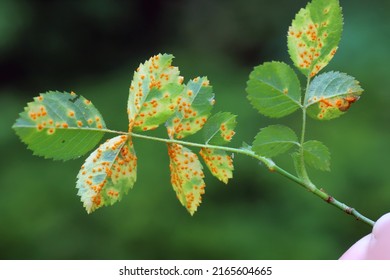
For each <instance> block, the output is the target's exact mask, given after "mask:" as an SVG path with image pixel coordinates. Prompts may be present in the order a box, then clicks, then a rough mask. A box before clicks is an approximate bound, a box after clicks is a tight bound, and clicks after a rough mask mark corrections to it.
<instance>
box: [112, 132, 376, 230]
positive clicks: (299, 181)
mask: <svg viewBox="0 0 390 280" xmlns="http://www.w3.org/2000/svg"><path fill="white" fill-rule="evenodd" d="M118 133H121V134H123V132H118ZM129 135H131V136H133V137H135V138H142V139H148V140H152V141H158V142H163V143H167V144H173V143H175V144H180V145H184V146H191V147H197V148H209V149H219V150H224V151H226V152H232V153H237V154H242V155H246V156H249V157H252V158H255V159H257V160H258V161H260V162H262V163H264V165H265V166H267V168H268V169H269V170H270V171H272V172H277V173H279V174H280V175H282V176H284V177H286V178H287V179H289V180H291V181H293V182H295V183H297V184H298V185H300V186H302V187H304V188H305V189H307V190H309V191H310V192H312V193H313V194H315V195H316V196H318V197H320V198H321V199H323V200H324V201H326V202H327V203H329V204H331V205H333V206H335V207H336V208H339V209H340V210H342V211H344V212H345V213H347V214H349V215H352V216H354V217H355V218H356V219H357V220H360V221H362V222H364V223H366V224H367V225H369V226H371V227H372V226H373V225H374V221H372V220H370V219H369V218H367V217H365V216H363V215H362V214H360V213H359V212H358V211H356V210H355V209H354V208H352V207H349V206H347V205H345V204H344V203H341V202H340V201H338V200H336V199H335V198H334V197H332V196H330V195H328V194H327V193H325V192H324V191H323V190H321V189H318V188H317V187H316V186H315V185H314V184H313V183H311V182H310V180H306V179H304V178H298V177H296V176H294V175H292V174H291V173H289V172H288V171H286V170H284V169H283V168H281V167H279V166H278V165H276V164H275V163H274V162H273V161H272V160H271V159H269V158H266V157H262V156H259V155H257V154H255V153H254V152H253V151H252V150H250V149H245V148H239V149H237V148H231V147H224V146H214V145H208V144H199V143H192V142H186V141H181V140H176V139H165V138H159V137H154V136H148V135H143V134H137V133H133V132H131V133H129Z"/></svg>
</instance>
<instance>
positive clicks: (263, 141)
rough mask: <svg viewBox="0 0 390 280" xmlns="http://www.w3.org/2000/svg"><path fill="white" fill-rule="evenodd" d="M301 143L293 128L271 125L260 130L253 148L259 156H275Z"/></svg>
mask: <svg viewBox="0 0 390 280" xmlns="http://www.w3.org/2000/svg"><path fill="white" fill-rule="evenodd" d="M294 145H299V143H298V137H297V135H296V134H295V132H294V131H293V130H291V129H290V128H288V127H287V126H283V125H270V126H267V127H265V128H263V129H261V130H260V132H259V133H258V134H257V135H256V137H255V140H254V141H253V145H252V150H253V151H254V152H255V153H256V154H257V155H259V156H263V157H274V156H277V155H279V154H282V153H285V152H287V151H288V150H289V149H290V148H291V147H292V146H294Z"/></svg>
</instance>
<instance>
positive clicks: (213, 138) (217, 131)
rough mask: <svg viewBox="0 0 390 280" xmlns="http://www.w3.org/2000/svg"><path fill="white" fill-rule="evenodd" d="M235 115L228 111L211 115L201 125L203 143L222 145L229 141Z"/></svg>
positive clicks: (235, 123)
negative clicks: (202, 125) (203, 124)
mask: <svg viewBox="0 0 390 280" xmlns="http://www.w3.org/2000/svg"><path fill="white" fill-rule="evenodd" d="M236 117H237V116H236V115H233V114H231V113H228V112H219V113H216V114H215V115H213V116H211V117H210V118H209V119H208V121H207V123H206V124H205V126H204V127H203V138H204V140H205V143H206V144H211V145H223V144H226V143H228V142H230V140H232V137H233V136H234V134H235V132H234V129H235V127H236V125H237V122H236Z"/></svg>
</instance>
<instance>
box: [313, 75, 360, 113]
mask: <svg viewBox="0 0 390 280" xmlns="http://www.w3.org/2000/svg"><path fill="white" fill-rule="evenodd" d="M362 93H363V89H362V88H361V86H360V85H359V82H358V81H356V80H355V78H353V77H351V76H349V75H347V74H344V73H340V72H333V71H331V72H326V73H323V74H321V75H318V76H316V77H315V78H314V79H313V81H312V82H311V83H310V86H309V89H308V92H307V95H306V99H305V106H306V107H307V113H308V115H309V116H311V117H312V118H314V119H317V120H330V119H334V118H337V117H339V116H341V115H343V114H344V113H345V112H346V111H348V109H349V108H350V107H351V105H352V104H353V103H355V102H356V101H358V100H359V98H360V95H361V94H362Z"/></svg>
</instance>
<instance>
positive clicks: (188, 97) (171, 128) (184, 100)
mask: <svg viewBox="0 0 390 280" xmlns="http://www.w3.org/2000/svg"><path fill="white" fill-rule="evenodd" d="M177 102H178V103H177V109H176V112H175V114H174V115H173V116H172V117H171V118H170V119H169V120H168V121H167V124H166V125H167V129H168V135H169V137H170V138H176V139H182V138H184V137H186V136H188V135H192V134H194V133H196V132H197V131H199V130H200V129H201V128H202V127H203V126H204V124H205V123H206V121H207V118H208V117H209V115H210V111H211V109H212V107H213V105H214V103H215V100H214V93H213V89H212V87H211V86H210V85H209V81H208V80H207V78H206V77H201V78H200V77H198V78H195V79H193V80H190V81H189V82H188V84H187V86H186V87H185V89H184V90H183V92H182V93H181V94H180V96H179V97H178V99H177Z"/></svg>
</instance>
